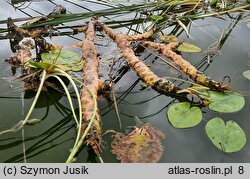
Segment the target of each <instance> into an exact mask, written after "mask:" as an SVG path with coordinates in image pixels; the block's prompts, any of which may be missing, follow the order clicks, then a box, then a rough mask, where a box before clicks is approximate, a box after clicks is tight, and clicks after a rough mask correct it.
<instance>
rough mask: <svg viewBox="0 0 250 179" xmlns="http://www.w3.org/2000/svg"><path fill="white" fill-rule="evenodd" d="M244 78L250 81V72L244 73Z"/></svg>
mask: <svg viewBox="0 0 250 179" xmlns="http://www.w3.org/2000/svg"><path fill="white" fill-rule="evenodd" d="M242 74H243V76H244V77H246V78H247V79H249V80H250V70H247V71H244V72H243V73H242Z"/></svg>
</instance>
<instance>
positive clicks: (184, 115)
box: [168, 102, 202, 128]
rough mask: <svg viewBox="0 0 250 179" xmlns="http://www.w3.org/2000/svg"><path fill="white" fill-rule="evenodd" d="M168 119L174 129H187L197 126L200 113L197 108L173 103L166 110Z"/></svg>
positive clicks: (184, 103)
mask: <svg viewBox="0 0 250 179" xmlns="http://www.w3.org/2000/svg"><path fill="white" fill-rule="evenodd" d="M168 119H169V121H170V123H171V124H172V125H173V126H174V127H175V128H189V127H194V126H196V125H197V124H199V123H200V122H201V120H202V112H201V110H200V108H198V107H191V108H190V103H188V102H181V103H175V104H173V105H171V106H170V108H169V110H168Z"/></svg>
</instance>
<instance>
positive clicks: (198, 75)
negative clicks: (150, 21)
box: [143, 41, 232, 91]
mask: <svg viewBox="0 0 250 179" xmlns="http://www.w3.org/2000/svg"><path fill="white" fill-rule="evenodd" d="M143 44H145V45H149V46H151V47H153V48H155V49H157V50H158V51H160V52H161V53H163V54H164V55H165V56H166V57H168V58H171V59H172V60H173V61H174V62H175V64H176V65H177V66H179V68H180V69H181V70H182V72H183V73H185V74H187V75H188V76H189V77H190V78H191V79H192V80H194V81H195V82H196V83H198V84H201V85H204V86H207V87H209V88H211V89H213V90H216V91H223V90H232V89H231V88H230V87H229V86H223V85H222V83H220V82H218V81H215V80H213V79H212V78H211V77H209V76H207V75H205V74H204V73H202V72H201V71H198V70H197V69H196V68H195V67H194V66H193V65H192V64H191V63H189V62H188V61H186V60H185V59H183V58H182V56H180V55H178V54H177V53H175V52H174V50H175V49H176V48H177V47H178V46H179V45H180V44H181V42H171V43H169V44H166V45H165V44H159V43H156V42H150V41H144V42H143Z"/></svg>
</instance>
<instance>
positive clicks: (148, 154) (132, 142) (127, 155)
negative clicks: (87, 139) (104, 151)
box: [111, 123, 165, 163]
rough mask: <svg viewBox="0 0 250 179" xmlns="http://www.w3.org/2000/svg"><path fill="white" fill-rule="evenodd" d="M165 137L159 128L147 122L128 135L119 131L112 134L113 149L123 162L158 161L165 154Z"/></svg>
mask: <svg viewBox="0 0 250 179" xmlns="http://www.w3.org/2000/svg"><path fill="white" fill-rule="evenodd" d="M164 137H165V136H164V134H163V133H162V132H161V131H160V130H159V129H157V128H155V127H153V126H152V125H150V124H148V123H146V124H144V125H142V126H140V127H136V128H135V129H134V130H133V131H132V132H131V133H129V134H128V135H127V136H126V135H124V134H122V133H119V132H117V133H115V135H112V138H113V141H112V143H111V147H112V150H111V151H112V153H113V154H115V155H116V158H117V159H118V160H120V161H121V162H123V163H153V162H158V161H159V160H160V158H161V156H162V154H163V147H162V145H161V140H162V139H163V138H164Z"/></svg>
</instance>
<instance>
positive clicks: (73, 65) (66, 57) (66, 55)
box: [41, 50, 82, 71]
mask: <svg viewBox="0 0 250 179" xmlns="http://www.w3.org/2000/svg"><path fill="white" fill-rule="evenodd" d="M59 52H60V50H51V51H49V52H46V53H42V54H41V57H42V60H43V62H44V63H50V64H51V63H53V61H54V60H55V59H56V58H57V56H58V53H59ZM81 61H82V59H81V57H80V55H78V54H77V53H75V52H71V51H69V50H61V53H60V54H59V57H58V59H57V61H56V65H58V67H60V68H62V69H64V70H72V71H80V70H81V69H82V64H81Z"/></svg>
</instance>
